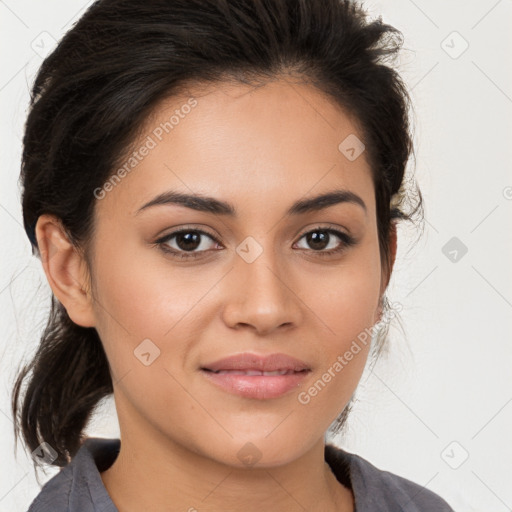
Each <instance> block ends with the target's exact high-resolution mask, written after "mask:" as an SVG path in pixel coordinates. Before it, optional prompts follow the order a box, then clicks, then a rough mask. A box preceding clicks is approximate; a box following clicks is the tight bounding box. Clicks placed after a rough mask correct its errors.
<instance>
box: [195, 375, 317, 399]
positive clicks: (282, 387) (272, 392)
mask: <svg viewBox="0 0 512 512" xmlns="http://www.w3.org/2000/svg"><path fill="white" fill-rule="evenodd" d="M201 371H202V373H203V374H204V375H205V377H206V378H208V379H209V380H210V382H212V383H213V384H215V385H216V386H219V387H220V388H222V389H223V390H224V391H227V392H228V393H232V394H235V395H240V396H243V397H245V398H256V399H258V400H267V399H269V398H277V397H279V396H282V395H284V394H285V393H287V392H288V391H291V390H292V389H294V388H296V387H297V386H299V385H300V384H301V382H302V381H303V380H304V379H305V378H306V376H307V375H308V374H309V371H302V372H295V373H292V374H289V375H235V374H230V373H221V374H219V373H215V372H210V371H207V370H201Z"/></svg>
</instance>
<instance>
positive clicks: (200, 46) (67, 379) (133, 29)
mask: <svg viewBox="0 0 512 512" xmlns="http://www.w3.org/2000/svg"><path fill="white" fill-rule="evenodd" d="M401 45H402V36H401V33H400V32H399V31H397V30H396V29H395V28H394V27H392V26H389V25H387V24H384V23H383V22H382V20H381V19H380V18H378V19H375V20H369V19H368V15H367V13H366V12H365V11H364V9H363V7H362V6H361V5H359V4H357V3H355V2H351V1H343V0H148V1H144V2H141V1H139V0H100V1H97V2H94V3H93V4H92V5H91V6H90V7H89V8H88V10H87V11H86V12H85V14H84V15H83V16H82V18H81V19H80V20H79V21H78V22H77V23H76V25H75V26H74V27H73V28H72V29H71V30H70V31H69V32H68V33H67V34H66V35H65V36H64V37H63V39H62V40H61V41H60V43H59V45H58V46H57V48H56V49H55V50H54V51H53V53H51V54H50V55H49V56H48V57H47V58H46V59H45V60H44V62H43V64H42V65H41V68H40V70H39V72H38V74H37V76H36V79H35V83H34V85H33V89H32V94H31V103H30V112H29V115H28V118H27V122H26V128H25V134H24V138H23V160H22V170H21V175H20V181H21V184H22V188H23V196H22V206H23V220H24V227H25V230H26V232H27V235H28V237H29V239H30V242H31V245H32V252H33V254H37V255H39V250H38V247H37V240H36V238H35V225H36V222H37V219H38V217H39V216H40V215H41V214H43V213H48V214H53V215H55V216H57V217H58V218H59V219H61V221H62V224H63V226H64V227H65V229H66V231H67V233H68V236H69V238H70V240H71V241H72V242H73V243H74V244H75V245H76V247H77V248H78V249H81V250H84V251H85V249H86V248H87V242H88V241H90V240H91V237H92V236H93V233H94V226H93V212H94V207H95V202H96V197H95V195H94V194H93V191H94V190H95V189H97V188H98V187H101V186H102V185H103V184H104V183H105V182H106V181H107V179H108V178H109V177H110V176H112V174H113V173H114V172H115V169H116V163H117V162H119V161H120V159H121V157H122V155H123V154H126V152H127V149H128V148H129V147H130V145H131V144H133V142H134V140H135V139H136V137H137V135H138V132H139V130H140V127H141V126H142V125H143V123H144V122H145V120H146V119H147V118H148V115H149V114H150V113H151V112H152V110H153V109H154V108H155V106H156V105H157V104H158V103H159V102H160V101H162V100H163V99H165V98H168V97H171V96H173V95H175V94H177V93H178V92H181V90H182V88H183V87H184V86H185V85H187V84H194V83H195V84H200V83H214V82H222V81H231V82H233V83H250V84H257V83H260V84H264V83H265V81H268V80H274V79H276V78H279V77H281V76H286V77H290V76H292V75H293V76H295V77H298V78H299V79H302V80H303V81H304V82H307V83H311V84H313V85H314V86H316V87H317V88H318V89H319V90H321V91H322V92H324V93H325V94H326V95H328V96H329V97H331V98H332V100H333V101H335V102H336V103H337V104H339V105H340V106H342V107H343V108H344V109H345V110H346V111H347V112H349V113H350V114H351V115H352V116H353V117H354V118H355V119H356V120H357V122H358V125H359V126H360V127H361V131H362V135H363V139H364V143H365V145H366V152H367V153H366V155H367V158H369V162H370V165H371V169H372V173H373V180H374V185H375V199H376V207H377V226H378V234H379V248H380V253H381V259H382V261H383V264H384V268H388V266H389V249H390V248H389V234H390V229H391V227H392V224H393V223H394V222H396V221H398V220H401V219H408V220H411V219H412V218H413V215H415V214H416V213H418V212H420V211H421V203H422V201H421V194H420V192H419V190H418V189H417V188H412V187H411V183H408V187H406V186H405V185H406V179H405V176H406V174H405V170H406V164H407V162H408V160H409V157H410V156H411V152H412V143H411V135H410V129H409V121H408V111H409V106H410V105H409V98H408V95H407V92H406V88H405V86H404V84H403V82H402V81H401V79H400V76H399V75H398V73H397V72H396V71H395V70H394V69H393V68H392V67H391V66H389V65H388V64H387V63H386V61H387V60H388V59H391V58H392V57H394V56H395V55H396V54H397V53H398V51H399V50H400V48H401ZM340 142H341V141H340ZM407 208H408V210H407ZM85 254H87V252H86V251H85ZM39 256H40V255H39ZM386 304H387V300H386ZM112 391H113V388H112V381H111V376H110V371H109V365H108V361H107V358H106V356H105V353H104V351H103V347H102V343H101V340H100V338H99V336H98V334H97V332H96V330H95V329H94V328H84V327H81V326H78V325H76V324H74V323H73V322H72V321H71V320H70V318H69V316H68V315H67V313H66V310H65V309H64V307H63V306H62V304H60V303H59V302H58V301H57V300H56V299H55V297H53V296H52V303H51V313H50V316H49V318H48V323H47V326H46V329H45V330H44V332H43V334H42V338H41V340H40V344H39V347H38V349H37V352H36V354H35V357H34V358H33V360H32V361H30V362H29V363H28V364H27V365H26V366H24V367H23V368H22V369H21V371H20V373H19V375H18V377H17V380H16V383H15V386H14V392H13V400H12V407H13V413H14V418H15V433H16V437H19V435H20V432H21V434H22V436H23V440H24V442H25V444H26V445H27V446H28V447H29V448H30V449H31V450H34V449H35V448H36V447H37V446H38V445H39V444H40V443H42V442H47V443H49V444H50V445H51V446H52V447H53V448H54V449H55V450H56V451H57V453H58V457H57V459H56V460H55V461H54V464H55V465H60V466H62V465H65V464H66V463H67V462H69V460H70V458H71V457H72V456H73V455H74V454H75V453H76V451H77V449H78V448H79V446H80V444H81V442H82V440H83V430H84V428H85V426H86V424H87V422H88V420H89V418H90V417H91V414H92V412H93V410H94V407H95V406H96V405H97V404H98V402H99V401H100V400H101V399H102V398H105V397H106V396H108V395H109V394H110V393H112ZM347 411H348V408H346V410H345V415H343V414H342V416H341V418H343V420H342V421H341V422H339V424H340V425H341V424H342V423H343V421H344V418H345V417H346V414H347Z"/></svg>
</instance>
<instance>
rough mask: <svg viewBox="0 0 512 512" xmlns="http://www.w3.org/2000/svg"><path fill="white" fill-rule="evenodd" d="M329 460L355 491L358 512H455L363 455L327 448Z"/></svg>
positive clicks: (329, 446)
mask: <svg viewBox="0 0 512 512" xmlns="http://www.w3.org/2000/svg"><path fill="white" fill-rule="evenodd" d="M325 456H326V461H327V462H328V463H329V465H330V466H331V468H332V470H333V472H334V474H335V475H336V477H337V478H338V480H340V481H341V482H342V483H343V481H344V480H345V481H348V482H349V485H350V486H351V487H352V491H353V493H354V499H355V503H356V509H357V511H358V512H370V511H374V510H379V511H381V512H388V511H389V512H391V511H393V512H454V511H453V509H452V508H451V507H450V506H449V505H448V503H447V502H446V501H445V500H444V499H443V498H441V497H440V496H439V495H437V494H435V493H434V492H432V491H430V490H429V489H427V488H425V487H423V486H421V485H419V484H417V483H415V482H413V481H411V480H408V479H406V478H404V477H401V476H399V475H396V474H394V473H390V472H389V471H384V470H382V469H379V468H377V467H376V466H374V465H373V464H371V463H370V462H369V461H367V460H366V459H363V458H362V457H360V456H359V455H356V454H353V453H349V452H346V451H344V450H342V449H340V448H337V447H335V446H334V445H332V444H327V445H326V447H325ZM338 475H340V477H338Z"/></svg>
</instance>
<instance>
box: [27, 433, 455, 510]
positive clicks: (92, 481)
mask: <svg viewBox="0 0 512 512" xmlns="http://www.w3.org/2000/svg"><path fill="white" fill-rule="evenodd" d="M120 444H121V443H120V440H119V439H102V438H88V439H87V440H86V441H85V442H84V444H83V445H82V446H81V448H80V449H79V450H78V452H77V454H76V455H75V457H73V459H72V461H71V462H70V463H69V464H68V465H67V466H65V467H64V468H62V469H61V470H60V472H59V473H58V474H56V475H55V476H54V477H53V478H51V479H50V480H49V481H48V482H46V484H45V485H44V486H43V488H42V489H41V492H40V493H39V494H38V495H37V496H36V498H35V499H34V501H33V502H32V504H31V505H30V508H29V509H28V512H118V510H117V508H116V506H115V505H114V503H113V502H112V500H111V498H110V496H109V494H108V492H107V489H106V488H105V486H104V485H103V481H102V479H101V476H100V473H101V472H102V471H105V470H106V469H108V468H109V467H110V466H111V465H112V464H113V462H114V461H115V459H116V457H117V455H118V453H119V448H120ZM325 460H326V462H327V463H328V464H329V466H330V468H331V470H332V472H333V473H334V475H335V476H336V478H337V479H338V481H339V482H340V483H341V484H343V485H345V486H346V487H349V488H351V489H352V492H353V493H354V498H355V511H356V512H420V511H421V512H454V511H453V509H452V508H451V507H450V506H449V505H448V504H447V503H446V502H445V501H444V500H443V499H442V498H440V497H439V496H438V495H437V494H435V493H433V492H432V491H430V490H428V489H426V488H424V487H422V486H420V485H418V484H416V483H414V482H411V481H410V480H407V479H405V478H402V477H400V476H398V475H395V474H393V473H389V472H388V471H382V470H380V469H378V468H376V467H375V466H373V465H372V464H371V463H370V462H368V461H367V460H365V459H363V458H362V457H359V456H358V455H355V454H353V453H349V452H346V451H344V450H341V449H339V448H337V447H335V446H334V445H331V444H326V445H325Z"/></svg>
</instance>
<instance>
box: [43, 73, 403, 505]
mask: <svg viewBox="0 0 512 512" xmlns="http://www.w3.org/2000/svg"><path fill="white" fill-rule="evenodd" d="M193 92H194V97H195V98H196V99H197V102H198V104H197V106H196V107H195V108H194V109H193V110H192V111H191V112H190V113H189V114H188V115H186V116H184V118H183V119H180V122H179V124H178V125H176V126H175V127H174V129H173V131H172V133H170V134H168V135H165V136H164V137H163V139H162V141H161V142H159V143H158V145H157V146H156V147H155V148H154V149H152V150H151V151H150V152H149V154H148V155H147V156H146V157H145V158H144V159H143V160H142V162H140V163H139V164H138V166H137V167H136V168H135V169H134V170H133V171H132V172H131V173H129V174H128V175H127V176H126V177H124V178H123V180H122V182H121V183H120V184H118V185H117V186H116V187H114V188H113V190H111V191H110V192H109V193H108V194H106V196H105V197H104V198H103V199H101V200H98V201H97V204H96V209H95V231H94V237H93V240H92V242H91V246H90V247H89V251H90V252H89V255H90V257H91V262H92V263H91V267H88V265H87V264H86V262H85V259H84V257H83V254H81V252H80V251H78V250H77V249H76V248H75V247H73V246H72V245H71V244H70V243H69V241H68V239H67V238H66V236H65V233H64V231H63V229H62V227H61V226H60V223H59V222H58V219H55V218H53V217H51V216H49V215H42V216H41V217H40V218H39V221H38V223H37V227H36V235H37V238H38V241H39V244H40V248H41V252H42V253H43V254H50V256H51V257H47V258H43V266H44V270H45V273H46V275H47V278H48V281H49V283H50V286H51V287H52V290H53V292H54V294H55V296H56V297H57V298H58V299H59V300H60V301H61V302H62V304H63V305H64V306H65V308H66V310H67V312H68V314H69V316H70V317H71V319H72V320H73V321H74V322H76V323H77V324H79V325H82V326H87V327H95V328H96V329H97V331H98V333H99V335H100V338H101V340H102V342H103V344H104V347H105V351H106V354H107V357H108V360H109V363H110V367H111V372H112V378H113V382H114V398H115V403H116V408H117V413H118V417H119V424H120V430H121V438H122V447H121V451H120V454H119V456H118V458H117V460H116V461H115V462H114V464H113V465H112V467H111V468H110V469H108V470H107V471H105V472H103V473H102V474H101V477H102V479H103V482H104V484H105V486H106V488H107V490H108V492H109V494H110V495H111V497H112V499H113V501H114V503H115V504H116V506H117V508H118V509H119V510H120V511H121V512H127V511H132V510H141V509H144V510H146V511H162V510H166V511H167V510H176V511H178V510H179V511H183V510H194V508H195V509H197V510H200V511H213V510H244V511H249V512H251V511H256V510H258V511H261V510H267V511H282V510H287V511H295V510H297V511H300V510H308V511H330V510H333V511H334V510H336V511H340V510H341V511H352V510H354V503H353V495H352V492H351V490H350V489H347V488H346V487H344V486H343V485H341V484H340V483H339V482H338V481H337V480H336V478H335V477H334V475H333V473H332V472H331V470H330V468H329V466H328V465H327V464H326V462H325V460H324V434H325V432H326V430H327V429H328V427H329V425H330V424H331V422H332V421H333V420H334V419H335V418H336V416H337V415H338V414H339V413H340V411H341V410H342V409H343V407H344V406H345V405H346V404H347V403H348V401H349V399H350V397H351V396H352V394H353V393H354V391H355V389H356V387H357V384H358V382H359V379H360V377H361V374H362V371H363V369H364V365H365V362H366V359H367V356H368V348H369V347H368V346H366V347H363V349H362V350H361V351H360V352H359V353H358V354H357V355H355V356H354V358H353V359H352V360H351V361H350V362H349V363H348V364H347V365H346V366H345V367H344V368H343V370H342V371H341V372H340V373H339V374H338V375H337V376H336V377H335V378H333V379H332V380H331V381H330V382H329V383H328V384H327V385H326V386H325V388H324V389H323V390H322V391H321V392H319V393H318V394H317V396H315V397H313V398H312V399H311V401H310V402H309V403H308V404H306V405H305V404H301V403H300V402H299V401H298V394H299V393H300V392H301V391H304V390H307V389H308V388H309V387H311V386H312V385H313V383H314V382H316V381H317V380H318V379H319V378H320V377H321V376H322V374H323V373H324V372H325V371H327V369H328V368H329V367H332V365H333V363H334V362H335V361H336V359H337V357H338V356H339V355H343V354H344V353H345V352H346V351H347V350H348V349H349V347H350V345H351V343H352V341H353V340H354V339H356V337H357V335H358V334H359V333H361V332H363V331H364V329H365V328H370V327H371V326H372V325H373V324H374V323H375V322H377V321H378V320H379V316H380V314H381V309H380V299H381V297H382V294H383V293H384V291H385V288H386V286H387V284H388V280H389V275H388V274H386V273H385V272H384V271H383V267H382V265H381V255H380V253H379V245H378V236H377V221H376V213H375V197H374V194H375V192H374V186H373V181H372V177H371V173H370V167H369V165H368V162H367V160H366V158H365V156H366V155H365V153H364V152H363V154H362V155H361V156H360V157H359V158H357V159H356V160H354V161H350V160H348V159H347V158H346V157H345V156H344V155H343V154H342V153H341V152H340V151H339V149H338V145H339V144H340V142H341V141H343V140H344V139H345V138H346V137H347V136H348V135H350V134H355V135H356V136H358V137H359V138H360V139H362V135H361V134H360V132H359V130H358V128H357V125H356V123H354V121H353V120H352V119H351V118H350V117H349V116H347V114H346V113H345V112H344V111H343V110H342V109H341V108H340V107H339V106H338V105H336V104H335V103H334V102H333V101H332V100H331V99H329V98H327V97H326V96H325V95H323V94H322V93H321V92H319V91H318V90H317V89H315V88H313V86H310V85H307V84H298V83H293V84H292V83H291V82H289V81H288V80H285V79H278V80H275V81H273V82H269V83H267V84H266V85H264V86H262V87H259V88H251V87H248V86H245V85H232V84H229V85H228V84H227V83H222V84H217V85H211V84H210V85H209V86H207V87H205V88H202V89H199V88H196V89H195V90H194V91H193ZM186 100H187V97H186V96H183V97H182V98H180V97H174V98H171V99H167V100H166V101H164V102H162V103H161V104H160V105H158V108H156V109H155V111H154V113H153V115H152V116H150V118H148V120H147V123H146V126H144V127H143V130H142V131H141V134H142V135H141V138H140V141H143V140H144V139H145V138H146V137H147V135H148V134H151V132H152V130H153V129H154V128H155V127H156V126H158V125H159V123H160V122H163V121H165V120H168V119H169V117H170V116H171V115H172V113H173V111H174V110H175V109H176V108H180V106H181V105H183V104H184V103H186ZM140 141H139V142H140ZM134 147H140V144H139V145H137V144H135V146H134ZM340 188H341V189H346V190H349V191H351V192H353V193H355V194H357V195H358V196H360V197H361V199H363V201H364V203H365V205H366V212H365V210H364V209H363V208H361V207H360V206H358V205H356V204H353V203H340V204H336V205H334V206H330V207H329V208H325V209H323V210H320V211H316V212H310V213H306V214H303V215H299V216H294V217H286V216H285V211H286V210H287V209H288V208H289V207H290V206H291V204H292V203H294V202H295V201H297V200H299V199H304V198H307V197H311V196H313V195H317V194H320V193H324V192H328V191H331V190H334V189H340ZM167 190H176V191H179V192H184V193H196V194H204V195H208V196H214V197H216V198H217V199H221V200H224V201H228V202H230V203H232V204H233V205H234V207H235V208H236V211H237V216H236V217H234V218H228V217H227V216H222V215H215V214H212V213H204V212H197V211H194V210H192V209H189V208H186V207H184V206H178V205H171V204H169V205H159V206H154V207H150V208H147V209H145V210H142V211H141V212H139V213H136V212H137V210H138V209H139V208H140V207H141V206H142V205H143V204H145V203H146V202H148V201H149V200H151V199H152V198H154V197H155V196H157V195H158V194H160V193H162V192H164V191H167ZM191 225H192V228H194V229H202V230H204V231H207V232H208V233H209V234H211V235H213V236H214V237H215V238H216V239H217V241H215V240H213V239H211V238H209V237H208V236H207V235H202V238H201V246H200V247H198V248H197V249H194V250H195V253H196V254H199V257H197V258H196V259H192V258H191V259H190V260H180V259H179V258H173V257H172V256H170V255H168V254H167V253H165V252H164V251H163V249H162V247H161V246H158V245H157V244H155V243H154V242H155V240H157V239H159V238H161V237H162V236H163V235H167V234H170V233H171V232H172V231H174V230H176V229H178V228H180V227H183V226H187V227H190V226H191ZM318 225H320V226H321V227H322V228H323V229H326V228H335V229H338V230H340V231H342V232H345V233H348V234H350V235H352V236H353V237H354V238H355V239H356V240H357V243H356V245H354V246H351V247H346V248H345V249H344V250H343V251H342V252H340V253H338V254H332V255H331V256H328V257H322V256H320V255H319V253H320V252H321V251H323V252H325V251H326V250H329V249H331V248H336V247H339V246H340V245H342V244H343V241H342V240H341V239H339V238H337V237H336V236H335V235H331V237H330V240H329V242H328V244H327V243H326V244H325V246H324V247H325V248H322V247H320V249H318V248H315V246H311V244H310V243H308V239H307V237H305V236H304V234H305V233H307V232H309V231H311V230H314V229H315V228H317V227H318ZM248 236H251V237H253V238H254V239H255V240H256V241H257V242H258V244H259V245H260V246H261V248H262V250H263V252H262V253H261V254H260V255H259V256H258V257H257V258H256V260H255V261H254V262H252V263H247V262H246V261H245V260H244V259H243V258H242V257H240V256H239V255H238V253H237V252H236V248H237V246H239V244H241V242H242V241H244V240H245V239H246V237H248ZM166 244H167V247H171V248H174V249H175V250H178V251H179V250H180V248H182V247H183V245H181V247H180V246H179V245H178V241H177V239H176V238H174V239H170V240H168V241H167V242H166ZM390 247H391V254H390V256H391V261H392V262H393V261H394V257H395V253H396V232H395V231H394V230H393V231H392V233H391V240H390ZM181 251H182V252H185V251H184V250H183V249H181ZM200 251H204V252H202V253H201V252H200ZM146 338H149V339H150V340H151V341H152V342H153V343H154V344H155V345H156V346H157V347H158V348H159V350H160V355H159V357H158V358H156V359H155V360H154V362H152V363H151V364H150V365H149V366H145V365H144V364H142V363H141V361H140V360H139V359H138V358H137V357H135V356H134V350H135V349H136V347H137V346H138V345H139V344H140V343H141V341H142V340H144V339H146ZM242 352H253V353H257V354H270V353H275V352H282V353H285V354H289V355H292V356H294V357H297V358H299V359H301V360H303V361H306V362H307V363H308V364H309V365H310V366H311V368H312V371H311V372H310V373H309V375H308V376H307V378H306V379H305V380H304V381H303V382H302V384H301V385H300V386H299V387H298V388H297V389H295V390H292V391H291V392H288V393H286V394H285V395H283V396H280V397H278V398H273V399H268V400H256V399H248V398H243V397H240V396H238V395H234V394H229V393H227V392H225V391H223V390H221V389H219V388H217V387H215V386H213V385H212V384H211V383H210V382H209V381H208V380H207V379H206V378H205V377H204V375H203V374H202V373H201V371H200V367H201V366H202V365H204V364H206V363H208V362H212V361H215V360H217V359H219V358H221V357H225V356H228V355H232V354H239V353H242ZM247 443H252V445H254V446H255V447H256V448H251V450H253V451H254V453H257V454H258V456H259V457H260V459H259V460H258V461H257V462H256V463H255V464H253V465H247V463H245V462H244V461H243V460H241V459H240V458H239V456H237V454H238V452H239V450H240V449H241V448H242V447H244V446H245V447H246V449H247V446H249V445H247ZM169 507H172V508H169Z"/></svg>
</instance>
